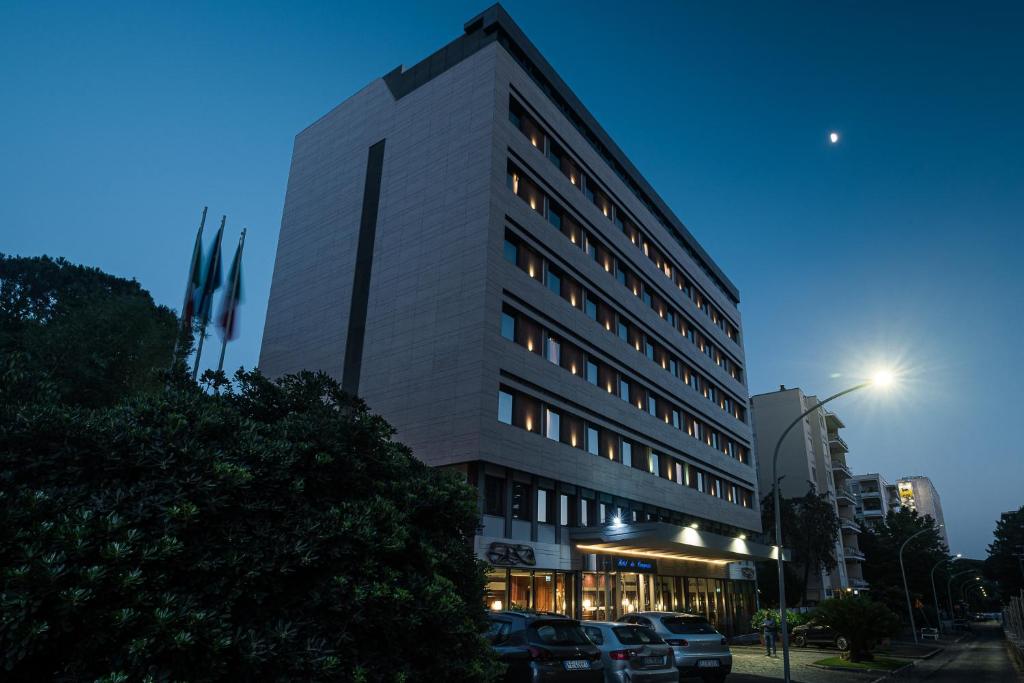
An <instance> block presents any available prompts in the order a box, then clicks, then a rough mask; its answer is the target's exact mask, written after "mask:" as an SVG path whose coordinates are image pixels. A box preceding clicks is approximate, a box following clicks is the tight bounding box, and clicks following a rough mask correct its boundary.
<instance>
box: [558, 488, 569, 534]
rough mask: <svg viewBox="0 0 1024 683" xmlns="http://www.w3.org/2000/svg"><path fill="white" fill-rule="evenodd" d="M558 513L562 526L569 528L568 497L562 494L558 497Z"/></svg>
mask: <svg viewBox="0 0 1024 683" xmlns="http://www.w3.org/2000/svg"><path fill="white" fill-rule="evenodd" d="M558 511H559V513H560V516H561V524H562V526H569V496H567V495H565V494H564V493H563V494H560V495H559V496H558Z"/></svg>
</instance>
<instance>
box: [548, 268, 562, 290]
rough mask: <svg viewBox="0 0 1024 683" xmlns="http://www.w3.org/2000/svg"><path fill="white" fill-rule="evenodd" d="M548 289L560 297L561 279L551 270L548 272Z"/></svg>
mask: <svg viewBox="0 0 1024 683" xmlns="http://www.w3.org/2000/svg"><path fill="white" fill-rule="evenodd" d="M548 289H550V290H551V291H552V292H554V293H555V294H557V295H558V296H562V278H561V277H559V276H558V273H556V272H555V271H553V270H548Z"/></svg>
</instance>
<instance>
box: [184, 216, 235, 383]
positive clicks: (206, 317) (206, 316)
mask: <svg viewBox="0 0 1024 683" xmlns="http://www.w3.org/2000/svg"><path fill="white" fill-rule="evenodd" d="M227 220H228V217H227V216H221V217H220V232H218V233H217V235H218V237H220V236H223V234H224V224H225V223H226V222H227ZM213 248H214V250H215V251H216V252H219V251H220V244H214V245H213ZM217 259H218V260H219V259H220V254H219V253H217ZM210 263H211V265H212V264H213V260H211V261H210ZM210 276H211V274H210V273H207V275H206V277H210ZM209 296H210V298H212V297H213V290H211V291H210V293H209ZM212 305H213V304H212V302H210V301H207V302H205V303H204V304H203V310H202V311H200V315H202V327H200V329H199V347H198V348H196V363H195V365H193V366H192V381H193V382H194V381H196V377H198V376H199V359H200V357H201V356H202V355H203V342H204V341H206V325H207V323H209V322H210V313H209V311H210V308H211V307H212Z"/></svg>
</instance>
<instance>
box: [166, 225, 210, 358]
mask: <svg viewBox="0 0 1024 683" xmlns="http://www.w3.org/2000/svg"><path fill="white" fill-rule="evenodd" d="M208 208H209V207H208V206H204V207H203V215H202V217H200V219H199V232H198V233H197V234H196V244H200V243H201V242H202V239H203V228H204V227H205V226H206V210H207V209H208ZM192 258H193V260H194V259H195V249H194V248H193V250H192ZM189 297H195V292H193V291H192V269H191V268H189V271H188V280H187V281H186V282H185V298H184V300H183V301H184V303H182V305H181V319H180V320H179V321H178V334H177V335H175V337H174V355H173V356H171V366H172V367H173V366H174V363H175V361H177V360H178V348H179V347H180V346H181V337H182V335H183V334H184V332H185V306H186V305H187V303H188V299H189ZM185 367H188V366H185Z"/></svg>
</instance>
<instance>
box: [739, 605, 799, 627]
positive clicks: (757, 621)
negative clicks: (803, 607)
mask: <svg viewBox="0 0 1024 683" xmlns="http://www.w3.org/2000/svg"><path fill="white" fill-rule="evenodd" d="M769 614H771V615H772V616H773V617H775V623H776V624H777V625H778V626H779V627H780V628H781V625H782V621H781V618H782V617H781V613H780V612H779V610H777V609H764V608H762V609H759V610H757V611H756V612H754V616H752V617H751V618H750V628H751V630H754V631H760V630H761V628H762V627H763V626H764V621H765V619H767V618H768V615H769ZM807 619H808V615H807V613H806V612H795V611H793V610H791V609H787V610H786V625H787V626H788V627H789V628H790V630H792V629H793V627H794V626H800V625H801V624H806V623H807Z"/></svg>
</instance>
